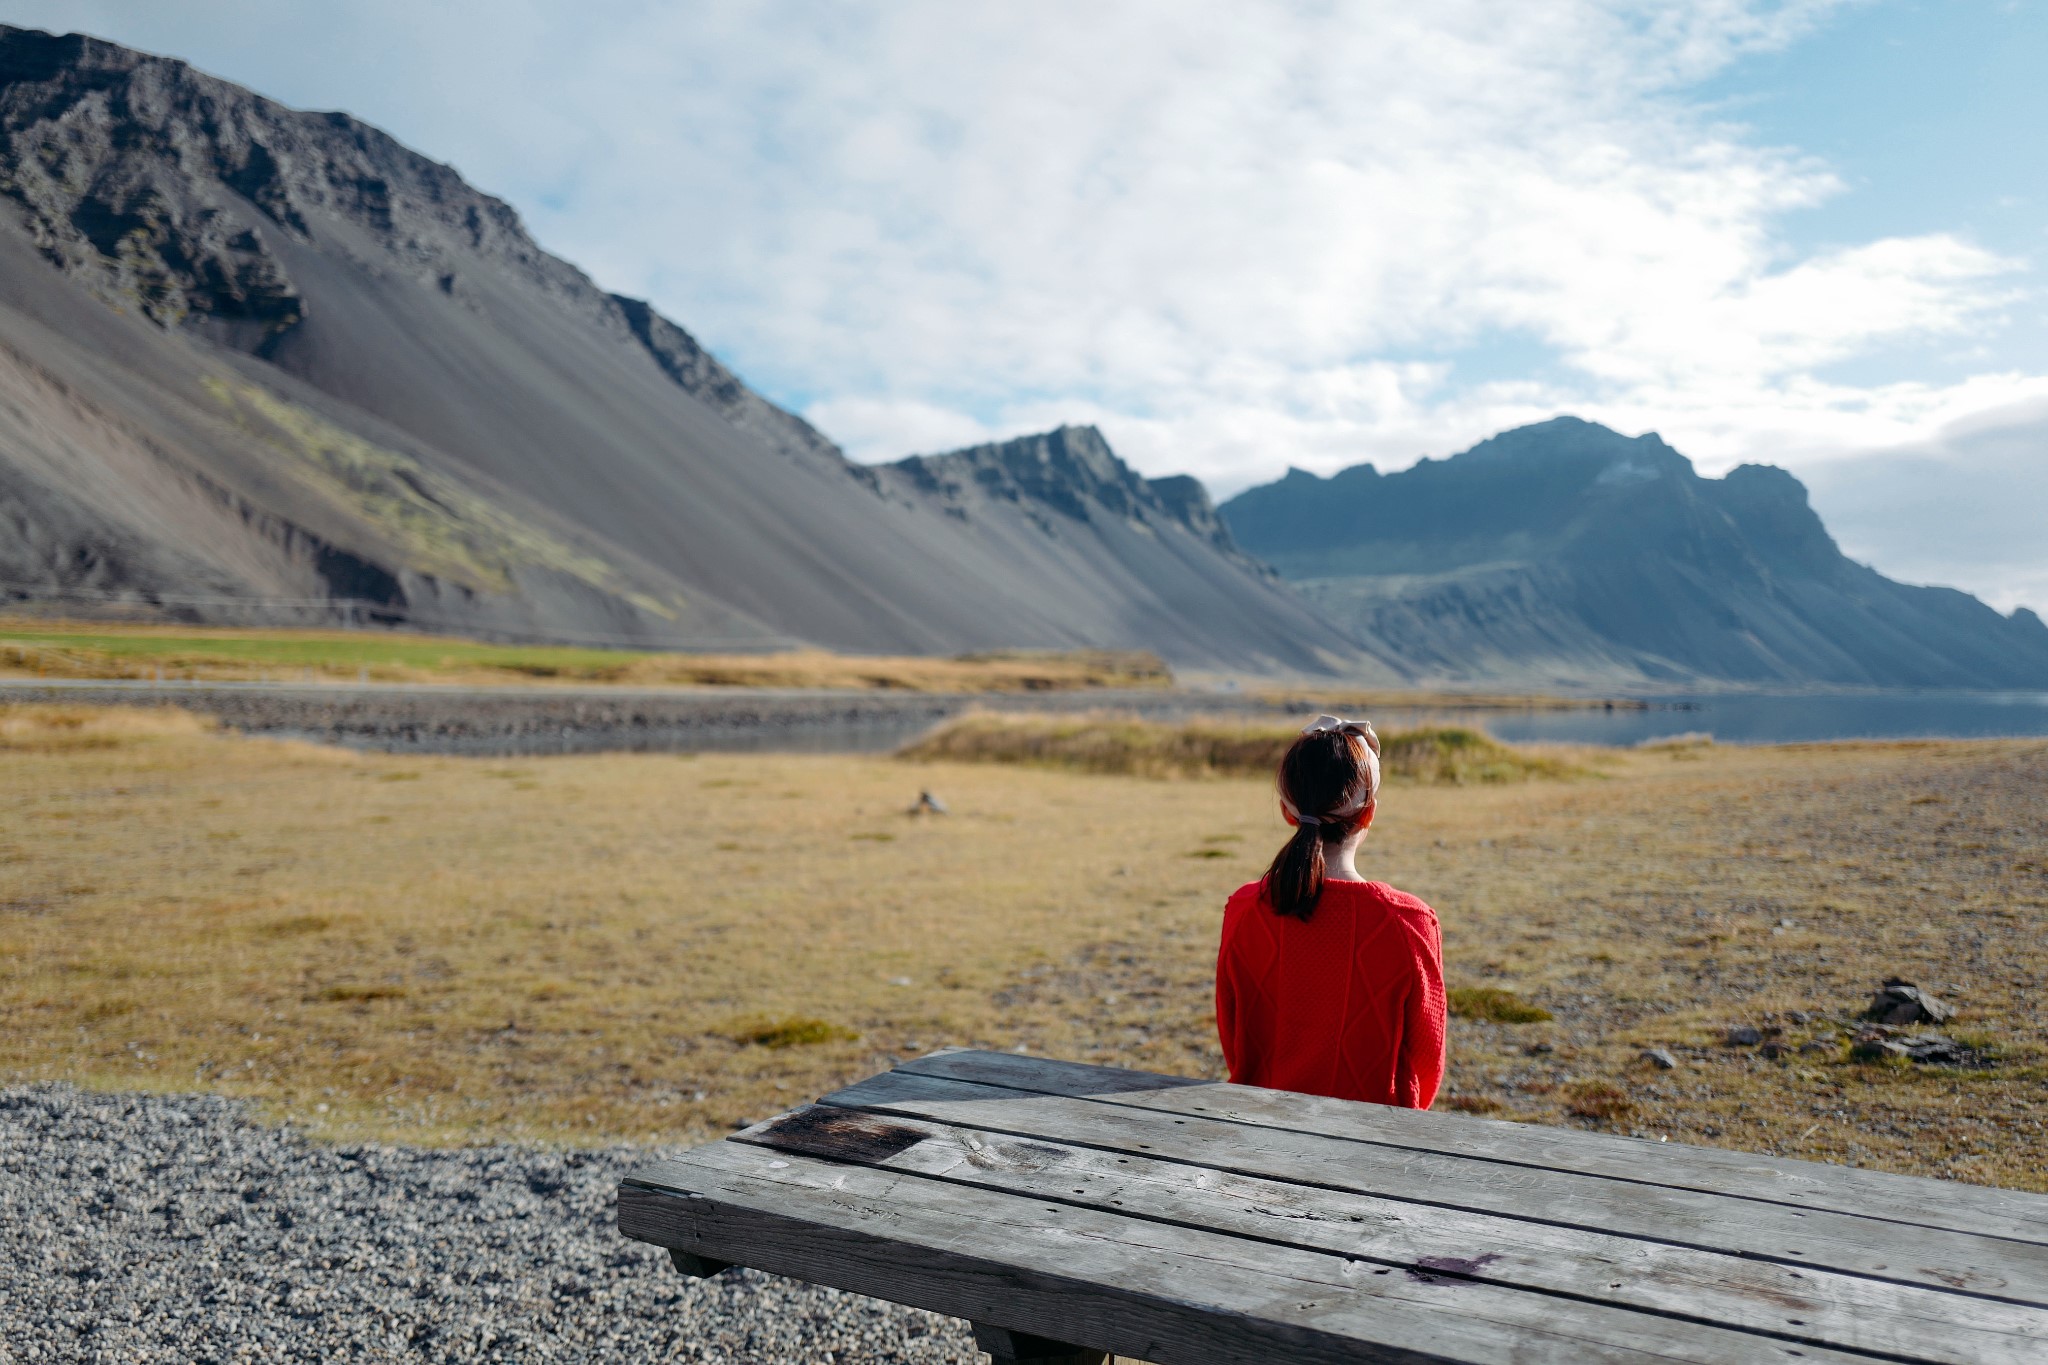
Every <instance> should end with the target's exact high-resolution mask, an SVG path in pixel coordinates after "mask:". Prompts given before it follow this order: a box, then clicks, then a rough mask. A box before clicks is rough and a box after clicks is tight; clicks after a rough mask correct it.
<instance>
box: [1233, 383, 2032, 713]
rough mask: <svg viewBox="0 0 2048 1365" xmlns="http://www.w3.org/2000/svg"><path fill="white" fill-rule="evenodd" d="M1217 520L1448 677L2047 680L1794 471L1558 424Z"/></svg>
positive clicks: (1309, 485) (2018, 631) (1994, 630)
mask: <svg viewBox="0 0 2048 1365" xmlns="http://www.w3.org/2000/svg"><path fill="white" fill-rule="evenodd" d="M1222 515H1223V518H1224V520H1225V521H1226V522H1227V523H1228V524H1229V526H1230V528H1231V530H1232V531H1233V532H1234V533H1235V534H1236V535H1237V537H1238V539H1239V541H1240V543H1242V544H1243V545H1244V546H1245V547H1246V548H1247V549H1248V550H1250V551H1251V552H1252V553H1254V554H1257V555H1260V556H1261V557H1263V558H1265V559H1266V560H1267V561H1268V562H1270V563H1272V564H1273V565H1274V566H1275V567H1276V568H1278V569H1279V571H1280V572H1281V573H1282V574H1283V575H1284V576H1285V577H1286V578H1288V580H1289V581H1291V582H1293V583H1294V584H1295V585H1296V586H1297V587H1299V588H1301V589H1302V591H1303V592H1304V593H1305V594H1306V595H1307V596H1309V597H1310V598H1311V600H1313V601H1315V602H1316V603H1317V604H1318V605H1320V606H1321V607H1322V608H1323V609H1324V610H1325V611H1326V612H1327V613H1329V614H1331V615H1332V616H1334V617H1336V618H1337V619H1339V620H1340V621H1343V622H1345V623H1346V624H1347V625H1349V626H1350V628H1351V629H1352V630H1354V631H1355V632H1357V633H1358V634H1359V635H1360V636H1361V638H1370V639H1373V640H1375V641H1377V642H1383V643H1384V644H1385V645H1386V646H1387V647H1389V648H1391V649H1392V650H1393V651H1394V652H1395V653H1396V654H1397V655H1398V656H1399V657H1401V658H1403V659H1404V660H1406V661H1407V662H1409V663H1410V664H1411V665H1413V666H1414V667H1416V668H1417V669H1418V670H1420V671H1421V672H1422V673H1424V674H1427V675H1430V676H1434V677H1438V678H1443V679H1450V680H1480V679H1498V680H1511V681H1516V682H1530V681H1536V682H1545V683H1551V684H1556V685H1611V684H1616V683H1621V684H1634V683H1642V682H1655V683H1660V684H1667V685H1668V684H1673V683H1685V682H1696V681H1711V682H1717V683H1725V682H1736V683H1746V684H1814V683H1820V684H1830V685H1841V686H1871V687H1964V688H1972V687H1992V688H2003V687H2010V688H2034V687H2044V686H2048V626H2044V625H2043V624H2042V622H2041V620H2040V619H2039V618H2038V617H2037V616H2035V615H2034V613H2032V612H2030V611H2026V610H2024V609H2022V610H2019V611H2016V612H2014V613H2013V614H2012V615H2010V616H2001V615H2000V614H1999V613H1997V612H1996V611H1993V610H1992V609H1991V608H1990V607H1987V606H1985V605H1984V604H1983V603H1982V602H1979V601H1978V600H1976V599H1975V598H1973V597H1970V596H1969V595H1968V594H1965V593H1961V592H1957V591H1955V590H1953V589H1948V588H1928V587H1913V586H1909V585H1906V584H1901V583H1895V582H1892V581H1891V580H1890V579H1887V578H1885V577H1884V576H1883V575H1881V574H1879V573H1877V572H1876V571H1875V570H1873V569H1870V568H1869V567H1867V566H1865V565H1861V564H1857V563H1855V562H1853V561H1851V560H1850V559H1848V558H1847V557H1846V556H1844V555H1843V554H1842V552H1841V550H1840V549H1839V548H1838V547H1837V546H1836V544H1835V542H1834V539H1833V537H1831V536H1830V535H1829V534H1828V532H1827V528H1826V527H1825V526H1824V525H1822V523H1821V520H1820V518H1819V517H1818V516H1817V515H1816V514H1815V513H1814V511H1813V509H1812V507H1811V506H1810V505H1809V504H1808V502H1807V498H1806V490H1805V488H1804V487H1803V486H1802V485H1801V484H1800V483H1799V481H1798V480H1797V479H1796V478H1794V477H1793V476H1792V475H1791V474H1789V473H1787V472H1785V471H1784V470H1782V469H1777V468H1774V467H1771V466H1765V465H1744V466H1742V467H1740V468H1737V469H1735V470H1732V471H1730V472H1729V473H1728V474H1726V475H1725V476H1723V477H1721V478H1719V479H1705V478H1702V477H1700V476H1699V474H1698V473H1697V472H1696V471H1695V470H1694V469H1693V467H1692V464H1691V462H1690V461H1689V460H1687V459H1686V458H1685V457H1684V456H1683V455H1681V454H1680V453H1679V452H1677V451H1676V450H1674V449H1672V448H1671V447H1670V446H1669V445H1668V444H1666V443H1665V442H1664V441H1663V440H1662V439H1661V438H1659V437H1658V436H1656V435H1655V434H1654V433H1651V434H1648V435H1643V436H1638V437H1633V438H1631V437H1626V436H1623V435H1621V434H1619V433H1617V432H1614V431H1611V430H1609V429H1608V428H1606V427H1603V426H1599V425H1597V424H1595V423H1591V422H1584V421H1580V420H1578V419H1576V418H1569V417H1562V418H1557V419H1555V420H1552V421H1549V422H1542V423H1537V424H1534V425H1532V426H1526V427H1521V428H1517V429H1515V430H1513V431H1508V432H1503V433H1501V434H1500V435H1498V436H1495V437H1492V438H1490V439H1488V440H1486V441H1482V442H1480V443H1479V444H1478V445H1476V446H1474V447H1472V448H1471V449H1470V450H1467V451H1465V452H1463V453H1461V454H1458V455H1454V456H1451V457H1450V458H1448V459H1445V460H1424V461H1422V462H1421V463H1419V464H1416V465H1414V466H1412V467H1410V468H1408V469H1406V470H1403V471H1400V472H1399V473H1394V474H1382V473H1380V472H1379V471H1378V470H1377V469H1375V468H1374V467H1373V466H1371V465H1369V464H1366V465H1357V466H1354V467H1352V468H1350V469H1346V470H1343V471H1341V472H1339V473H1337V474H1334V475H1332V476H1330V477H1329V478H1327V479H1324V478H1319V477H1317V476H1316V475H1314V474H1310V473H1307V472H1305V471H1302V470H1298V469H1297V470H1290V471H1289V472H1288V473H1287V475H1286V476H1285V477H1284V478H1282V479H1280V480H1278V481H1276V482H1274V483H1271V484H1267V485H1264V486H1262V487H1258V488H1253V489H1248V490H1246V491H1245V492H1243V493H1241V494H1239V495H1238V496H1237V497H1235V498H1233V499H1231V500H1230V501H1229V502H1227V503H1225V504H1224V506H1223V508H1222Z"/></svg>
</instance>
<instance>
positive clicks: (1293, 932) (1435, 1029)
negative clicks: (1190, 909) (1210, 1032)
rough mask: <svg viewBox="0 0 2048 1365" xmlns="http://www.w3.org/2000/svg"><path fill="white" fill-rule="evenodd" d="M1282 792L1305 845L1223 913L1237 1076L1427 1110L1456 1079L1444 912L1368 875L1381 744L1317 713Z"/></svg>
mask: <svg viewBox="0 0 2048 1365" xmlns="http://www.w3.org/2000/svg"><path fill="white" fill-rule="evenodd" d="M1279 785H1280V813H1281V814H1282V815H1283V816H1285V817H1286V819H1287V823H1288V824H1290V825H1293V826H1294V837H1293V838H1291V839H1289V840H1288V841H1287V846H1286V847H1285V848H1283V849H1281V850H1280V855H1279V856H1278V857H1276V858H1275V859H1273V866H1272V867H1271V868H1270V869H1268V870H1267V872H1266V875H1265V876H1264V877H1263V878H1262V879H1260V880H1259V881H1256V882H1253V883H1251V884H1250V885H1249V886H1241V887H1239V888H1238V889H1237V891H1236V893H1235V894H1233V895H1232V896H1231V898H1230V900H1229V903H1228V904H1226V905H1225V906H1224V909H1223V942H1222V946H1221V948H1220V949H1219V951H1218V952H1217V955H1216V1030H1217V1032H1218V1033H1219V1034H1220V1035H1221V1036H1222V1039H1223V1056H1224V1059H1225V1060H1226V1061H1227V1062H1228V1063H1229V1064H1230V1079H1231V1080H1233V1081H1237V1082H1239V1083H1241V1084H1244V1085H1262V1086H1267V1087H1270V1088H1272V1089H1275V1090H1299V1091H1306V1092H1307V1093H1309V1094H1312V1095H1333V1096H1335V1097H1336V1098H1338V1099H1345V1100H1369V1101H1371V1102H1373V1103H1375V1104H1398V1105H1403V1106H1405V1107H1407V1108H1410V1109H1427V1108H1429V1106H1430V1102H1431V1101H1433V1100H1434V1099H1435V1098H1436V1089H1437V1084H1438V1082H1440V1081H1441V1080H1442V1079H1443V1074H1444V967H1443V957H1444V953H1443V936H1442V934H1441V933H1440V932H1439V930H1438V928H1437V922H1436V912H1435V911H1434V910H1431V909H1430V908H1429V907H1428V906H1427V905H1425V904H1424V903H1423V902H1422V901H1420V900H1418V899H1416V898H1415V897H1414V896H1411V895H1409V894H1408V893H1407V892H1405V891H1396V890H1395V889H1394V888H1393V887H1391V886H1388V885H1387V884H1386V883H1384V882H1369V881H1367V880H1365V878H1363V877H1361V876H1359V875H1358V866H1357V857H1358V846H1359V845H1360V844H1361V843H1363V842H1364V841H1365V834H1366V831H1367V830H1368V829H1370V828H1372V819H1373V815H1374V814H1375V813H1376V812H1377V811H1378V809H1379V804H1378V800H1379V786H1380V741H1379V736H1377V735H1375V734H1374V733H1373V731H1372V726H1371V725H1370V724H1361V723H1354V722H1351V721H1345V720H1339V719H1338V718H1337V717H1335V716H1321V717H1318V718H1317V720H1316V722H1315V724H1313V725H1311V726H1309V727H1308V728H1307V729H1306V730H1304V731H1302V732H1301V736H1300V738H1298V739H1296V740H1295V741H1294V743H1293V744H1292V745H1291V746H1289V748H1288V750H1287V756H1286V757H1285V758H1283V759H1281V760H1280V783H1279Z"/></svg>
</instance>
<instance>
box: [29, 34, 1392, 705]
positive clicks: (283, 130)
mask: <svg viewBox="0 0 2048 1365" xmlns="http://www.w3.org/2000/svg"><path fill="white" fill-rule="evenodd" d="M1013 447H1014V449H1012V447H1004V448H1003V449H1004V450H1005V451H1009V452H1010V453H1008V454H999V453H996V452H965V453H963V454H961V455H958V456H945V457H938V458H935V459H930V460H924V461H909V462H906V463H905V464H903V465H900V466H895V467H892V468H889V469H872V468H867V467H863V466H860V465H856V464H854V463H852V462H851V461H849V460H847V459H846V458H845V456H844V455H843V454H842V453H841V452H840V450H839V449H838V448H837V447H836V446H834V445H833V444H832V443H831V442H830V441H829V440H827V439H826V438H825V437H824V436H823V435H821V434H820V433H819V432H817V431H816V430H814V429H813V428H811V427H810V426H809V425H808V424H806V423H805V422H803V421H802V420H801V419H799V418H797V417H795V416H794V415H792V414H790V413H788V412H785V411H783V410H781V409H780V408H777V407H776V406H775V405H774V404H772V403H770V402H768V401H767V400H766V399H764V398H762V397H761V396H760V395H758V394H756V393H754V392H753V391H751V390H750V389H748V388H747V387H746V385H745V384H744V383H742V382H741V381H740V380H739V378H738V377H736V376H735V375H734V374H733V373H732V372H731V371H730V370H728V369H727V368H726V367H725V366H723V365H722V364H720V363H719V361H718V360H717V359H715V358H714V357H713V356H712V355H710V354H709V353H708V352H707V351H706V350H705V349H704V348H703V347H702V346H701V345H700V344H699V343H698V342H697V341H696V340H695V339H694V338H692V337H691V336H690V335H689V333H688V332H686V331H685V330H684V329H683V328H681V327H679V326H677V325H676V324H675V323H673V322H671V321H670V320H669V319H667V318H665V317H663V316H662V315H661V314H659V313H658V312H656V311H655V310H654V309H653V308H652V307H651V306H649V305H648V304H646V303H644V302H641V301H638V300H634V299H629V298H623V297H620V296H618V295H614V294H610V293H607V292H606V291H604V290H603V289H601V288H599V287H598V286H597V285H595V284H594V283H592V281H591V280H590V279H589V278H588V277H587V276H585V275H584V274H583V273H582V272H581V271H579V270H577V269H576V268H575V267H574V266H572V265H570V264H568V263H567V262H564V261H562V260H559V259H557V258H555V257H553V256H550V255H548V254H547V253H546V252H544V251H542V250H541V249H540V248H539V247H538V246H537V245H536V244H535V243H534V241H533V240H532V238H531V237H529V236H528V235H527V233H526V231H525V229H524V228H523V227H522V225H521V224H520V221H519V218H518V216H517V215H516V214H515V213H514V212H513V211H512V209H511V208H509V207H508V206H507V205H505V204H504V203H502V202H500V201H498V200H496V199H493V198H491V197H490V196H489V195H486V194H483V193H482V192H480V191H478V190H476V189H474V188H472V187H471V186H469V185H468V184H466V183H465V182H464V181H463V180H462V179H461V177H460V176H458V175H457V174H456V173H455V171H453V170H452V169H450V168H449V167H447V166H444V165H441V164H439V163H437V162H434V161H432V160H429V159H428V158H426V157H424V156H421V155H419V154H418V153H416V152H413V151H411V150H409V149H407V148H405V147H404V146H401V145H400V144H399V143H398V142H396V141H394V140H393V139H392V138H390V137H389V136H387V135H385V134H384V133H381V132H379V131H378V130H377V129H375V128H372V127H369V126H368V125H366V124H363V123H361V122H359V121H357V120H356V119H354V118H351V117H350V116H348V115H346V114H339V113H307V112H302V111H297V110H292V109H288V108H285V107H283V106H281V105H279V104H276V103H273V102H272V101H269V100H266V99H263V98H262V97H260V96H258V95H255V94H252V93H251V92H249V91H247V90H244V89H242V88H240V87H238V86H235V85H231V84H229V83H227V82H225V81H221V80H218V79H215V78H213V77H210V76H207V75H204V74H202V73H200V72H197V71H195V70H193V69H192V68H191V67H189V66H186V65H185V64H183V63H181V62H177V61H172V60H168V59H164V58H159V57H152V56H148V55H145V54H142V53H137V52H133V51H130V50H128V49H125V48H121V47H118V46H115V45H113V44H110V43H106V42H102V41H99V40H96V39H92V38H88V37H81V36H77V35H72V36H67V37H52V36H50V35H48V34H45V33H39V32H33V31H27V30H22V29H15V28H4V27H0V528H4V529H0V598H5V597H6V596H8V595H10V594H11V595H12V596H13V597H14V598H15V600H34V601H45V602H57V603H60V604H77V603H94V602H98V603H122V604H130V605H140V606H144V607H150V608H154V609H158V610H160V611H163V612H165V613H168V614H175V615H179V616H183V617H186V618H189V619H200V620H221V621H224V620H293V621H334V620H351V619H352V620H363V621H372V622H385V623H392V624H410V625H415V626H423V627H432V628H436V629H444V630H447V629H452V630H461V631H480V632H486V633H495V634H501V635H513V636H520V637H524V638H533V639H557V640H603V641H613V642H619V643H642V644H650V645H676V646H685V647H687V646H691V645H699V646H705V645H721V646H746V645H764V646H765V645H777V644H789V643H797V642H806V643H813V644H819V645H825V646H830V647H834V648H840V649H847V650H857V651H888V652H894V651H909V652H953V651H962V650H972V649H985V648H997V647H1016V646H1025V647H1034V646H1035V647H1078V646H1096V647H1126V648H1129V647H1149V648H1154V649H1157V650H1159V651H1160V652H1161V653H1163V654H1164V655H1165V656H1166V657H1167V658H1169V659H1170V660H1171V661H1173V662H1175V663H1179V664H1194V665H1207V666H1228V667H1240V668H1254V669H1265V670H1279V671H1300V670H1314V671H1321V670H1326V669H1329V668H1334V667H1343V668H1347V669H1353V670H1354V671H1355V670H1356V669H1364V670H1365V672H1366V673H1367V674H1370V675H1372V676H1390V675H1388V674H1387V671H1386V669H1385V667H1384V666H1383V665H1380V664H1377V663H1374V662H1373V660H1372V659H1371V658H1369V657H1368V656H1367V655H1366V654H1365V653H1363V652H1362V651H1359V650H1357V649H1355V648H1353V647H1352V646H1351V645H1349V644H1348V643H1347V642H1346V640H1345V637H1344V635H1343V633H1342V632H1340V631H1336V630H1333V629H1332V628H1331V627H1330V626H1329V625H1328V624H1327V623H1326V622H1324V621H1322V620H1320V619H1319V618H1318V617H1317V616H1316V615H1315V614H1314V612H1313V611H1312V610H1311V609H1309V608H1308V607H1306V606H1305V605H1304V604H1303V602H1302V601H1301V600H1300V599H1299V598H1298V597H1297V596H1296V595H1295V594H1294V593H1293V592H1292V591H1291V589H1289V588H1288V587H1286V586H1285V585H1284V584H1283V583H1281V582H1280V581H1278V580H1277V579H1276V578H1275V577H1273V576H1272V575H1271V574H1269V573H1266V572H1264V571H1262V570H1261V569H1260V568H1259V566H1258V565H1256V564H1255V563H1253V562H1252V561H1250V560H1248V559H1247V558H1246V557H1245V556H1244V555H1242V554H1241V553H1239V552H1238V551H1237V550H1236V549H1235V548H1234V547H1233V546H1232V544H1231V542H1230V539H1229V536H1228V534H1227V533H1226V532H1224V531H1223V529H1222V526H1221V523H1220V522H1219V521H1218V520H1217V518H1216V516H1215V513H1214V510H1213V509H1212V508H1211V507H1210V506H1209V504H1208V500H1207V498H1206V496H1204V495H1203V494H1202V493H1201V491H1200V489H1199V487H1198V486H1196V485H1194V484H1193V482H1192V481H1191V480H1177V481H1176V480H1162V481H1159V482H1158V483H1147V482H1146V481H1145V480H1142V479H1139V478H1138V477H1137V476H1136V475H1134V474H1132V473H1131V471H1130V470H1129V469H1127V468H1126V467H1124V466H1123V465H1122V463H1121V462H1120V461H1118V460H1117V459H1116V458H1115V457H1114V455H1112V454H1111V453H1110V452H1109V450H1108V447H1107V446H1106V445H1104V444H1103V443H1102V441H1101V439H1100V437H1099V436H1097V435H1095V434H1094V433H1092V432H1085V431H1071V430H1069V431H1061V432H1055V433H1052V434H1051V435H1049V436H1045V437H1039V438H1034V441H1032V442H1022V443H1013ZM1027 449H1028V450H1031V451H1038V452H1041V453H1042V454H1043V455H1044V458H1043V459H1041V460H1037V461H1036V463H1034V458H1035V457H1032V456H1029V455H1027V454H1026V453H1025V452H1026V450H1027ZM1060 452H1064V453H1060ZM996 471H1007V472H1006V473H1000V474H999V475H998V476H997V477H993V478H991V477H985V476H986V475H989V474H990V473H992V472H996ZM1034 471H1035V472H1034Z"/></svg>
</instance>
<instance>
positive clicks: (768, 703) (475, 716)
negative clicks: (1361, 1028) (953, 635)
mask: <svg viewBox="0 0 2048 1365" xmlns="http://www.w3.org/2000/svg"><path fill="white" fill-rule="evenodd" d="M0 700H4V701H16V702H22V701H64V702H71V703H79V702H84V703H88V704H98V705H124V706H136V705H144V706H148V705H161V706H181V707H184V708H186V709H187V710H192V711H199V712H202V713H205V714H207V715H211V716H214V717H217V718H218V719H219V720H221V721H222V722H223V723H224V724H227V725H231V726H234V727H235V728H236V729H238V730H242V731H245V732H248V733H251V734H269V735H287V736H293V737H297V738H304V739H314V740H320V741H323V742H326V743H333V744H346V745H350V746H352V747H356V748H370V749H385V750H393V751H403V752H411V753H449V754H533V753H587V752H597V751H601V750H621V749H623V750H649V751H664V752H668V751H690V750H698V749H760V750H770V749H783V750H809V751H831V750H845V751H860V750H878V749H888V748H893V747H895V746H896V745H899V744H902V743H904V742H905V741H907V740H909V739H911V738H913V737H915V736H916V735H918V734H920V733H922V732H923V731H925V730H927V729H929V728H930V727H931V726H933V725H936V724H938V723H939V722H941V721H943V720H946V719H948V718H950V717H952V716H956V715H959V714H960V713H961V712H963V711H968V710H971V709H973V708H975V707H978V706H986V707H997V708H1001V709H1004V710H1030V711H1091V710H1097V709H1104V708H1107V709H1114V710H1118V711H1126V712H1135V713H1137V714H1140V715H1146V716H1154V717H1160V718H1168V717H1174V716H1185V715H1190V714H1225V715H1233V714H1234V715H1249V714H1255V713H1258V712H1261V711H1267V712H1269V711H1271V710H1272V707H1271V705H1270V703H1261V702H1259V701H1257V700H1255V699H1253V698H1250V697H1246V696H1242V695H1239V694H1234V693H1227V692H1215V693H1204V692H1169V691H1091V692H1027V693H999V694H996V693H933V692H896V691H884V690H876V691H861V692H851V691H826V690H808V689H795V688H741V687H718V688H712V687H694V688H686V687H569V686H565V687H555V686H534V685H521V684H516V683H513V684H504V685H496V686H449V685H437V684H431V683H334V682H172V681H164V682H154V681H151V680H149V679H114V680H98V679H85V678H61V679H57V678H53V679H19V680H0Z"/></svg>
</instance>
